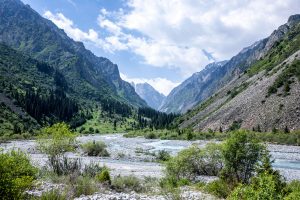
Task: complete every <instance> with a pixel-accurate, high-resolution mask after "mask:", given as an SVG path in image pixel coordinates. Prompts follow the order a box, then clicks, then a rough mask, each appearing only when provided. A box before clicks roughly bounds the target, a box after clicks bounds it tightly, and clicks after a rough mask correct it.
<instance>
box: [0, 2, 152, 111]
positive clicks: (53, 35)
mask: <svg viewBox="0 0 300 200" xmlns="http://www.w3.org/2000/svg"><path fill="white" fill-rule="evenodd" d="M0 15H1V18H0V42H1V43H4V44H6V45H8V46H10V47H12V48H14V49H16V50H18V51H20V52H22V53H24V54H26V55H28V56H30V57H32V58H34V59H37V60H39V61H43V62H47V63H48V64H49V65H51V66H54V67H55V68H57V69H59V70H60V71H61V72H62V74H63V75H64V76H65V78H66V80H67V82H68V83H69V84H70V88H72V92H71V90H69V92H70V93H72V94H76V95H77V96H81V98H88V99H93V100H97V99H102V100H103V99H106V98H108V99H115V100H117V101H120V102H124V103H127V104H130V105H133V106H137V107H139V106H146V103H145V101H143V100H142V99H141V98H140V97H139V96H138V95H137V94H136V93H135V91H134V88H133V87H132V86H131V85H130V84H129V83H127V82H125V81H123V80H122V79H121V78H120V74H119V70H118V66H117V65H116V64H113V63H112V62H111V61H110V60H108V59H107V58H103V57H97V56H95V55H94V54H93V53H92V52H90V51H89V50H87V49H86V48H85V47H84V45H83V43H81V42H76V41H74V40H72V39H71V38H69V37H68V36H67V35H66V33H65V32H64V31H63V30H61V29H59V28H58V27H57V26H56V25H54V24H53V23H52V22H51V21H49V20H47V19H45V18H43V17H41V16H40V15H39V14H38V13H37V12H36V11H34V10H33V9H31V8H30V6H28V5H24V4H23V3H22V2H21V1H19V0H1V1H0Z"/></svg>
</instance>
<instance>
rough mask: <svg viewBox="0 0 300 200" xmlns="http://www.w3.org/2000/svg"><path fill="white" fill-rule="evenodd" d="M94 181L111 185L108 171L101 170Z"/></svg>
mask: <svg viewBox="0 0 300 200" xmlns="http://www.w3.org/2000/svg"><path fill="white" fill-rule="evenodd" d="M96 179H97V180H98V181H99V182H101V183H108V184H109V185H110V184H111V180H110V175H109V171H108V169H103V170H102V171H101V173H100V174H97V175H96Z"/></svg>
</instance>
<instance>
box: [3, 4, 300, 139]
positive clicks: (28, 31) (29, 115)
mask: <svg viewBox="0 0 300 200" xmlns="http://www.w3.org/2000/svg"><path fill="white" fill-rule="evenodd" d="M0 16H1V18H0V72H1V74H0V111H1V112H0V124H1V130H4V132H3V133H2V132H1V130H0V135H2V134H5V132H6V130H11V131H12V132H14V133H19V132H24V131H29V132H32V131H33V130H34V129H36V128H38V127H41V126H44V125H47V124H52V123H55V122H58V121H66V122H68V123H70V124H71V126H72V127H78V126H80V125H82V124H84V123H85V122H86V120H88V119H91V118H93V117H94V116H96V117H97V118H105V120H106V119H108V120H107V121H109V123H111V124H116V123H117V119H118V120H119V121H120V126H122V125H124V124H123V123H125V124H126V123H127V122H128V121H130V122H131V124H130V127H131V128H133V127H134V126H135V125H136V123H135V122H137V123H138V124H139V125H140V127H143V128H145V127H147V126H149V127H150V125H149V123H151V121H152V122H153V123H152V124H151V127H152V128H153V125H155V126H156V127H160V128H165V127H171V126H170V124H171V121H172V120H173V119H174V118H175V117H177V115H173V114H172V115H167V114H165V113H161V112H156V111H154V110H153V109H151V108H149V107H148V106H150V107H152V108H154V109H156V110H159V111H162V112H166V113H181V114H182V115H181V116H180V117H178V118H177V120H176V123H177V125H178V126H179V127H180V128H181V129H193V130H195V131H208V130H213V131H218V130H219V131H220V130H222V131H223V130H232V129H236V128H245V129H253V130H254V129H255V130H260V131H270V130H272V129H291V130H295V129H300V106H299V102H300V90H299V88H300V87H299V86H300V85H299V84H300V83H299V80H300V61H299V59H300V55H299V54H300V15H292V16H290V17H289V19H288V22H287V23H286V24H284V25H282V26H280V27H278V29H276V30H274V32H273V33H272V34H271V35H270V36H269V37H267V38H265V39H262V40H260V41H257V42H255V43H254V44H253V45H251V46H249V47H246V48H244V49H242V50H241V51H240V52H239V53H238V54H237V55H235V56H233V57H232V58H231V59H229V60H226V61H220V62H214V63H210V64H208V65H207V66H206V67H205V68H204V69H203V70H202V71H200V72H197V73H194V74H193V75H192V76H191V77H189V78H188V79H187V80H185V81H183V82H182V83H181V84H180V85H179V86H177V87H176V88H174V89H173V90H172V91H171V92H170V94H169V95H168V96H167V97H165V96H164V95H163V94H161V93H159V92H157V91H156V90H155V89H154V88H153V87H152V86H151V85H149V84H147V83H144V84H133V85H131V84H130V83H128V82H126V81H123V80H122V79H121V78H120V74H119V70H118V66H117V65H116V64H114V63H112V62H111V61H110V60H109V59H107V58H104V57H98V56H95V55H94V54H93V53H92V52H91V51H89V50H87V49H86V48H85V47H84V45H83V43H81V42H76V41H74V40H73V39H71V38H69V37H68V36H67V34H66V33H65V32H64V31H63V30H61V29H59V28H58V27H57V26H56V25H55V24H53V23H52V22H51V21H49V20H47V19H45V18H43V17H41V16H40V15H39V14H38V13H37V12H36V11H34V10H33V9H31V8H30V6H28V5H24V4H23V3H22V2H21V1H20V0H0ZM95 109H96V110H97V112H95ZM146 115H147V116H146ZM129 117H131V118H134V117H136V119H135V121H134V122H133V121H132V120H127V118H129ZM124 118H126V119H124ZM154 118H157V119H154ZM103 123H104V122H103ZM128 123H129V122H128ZM174 123H175V122H174ZM3 127H4V128H3ZM124 127H126V128H128V126H125V125H124ZM172 127H173V124H172Z"/></svg>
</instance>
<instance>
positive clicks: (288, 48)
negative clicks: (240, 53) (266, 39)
mask: <svg viewBox="0 0 300 200" xmlns="http://www.w3.org/2000/svg"><path fill="white" fill-rule="evenodd" d="M299 48H300V24H298V25H297V26H296V27H294V28H293V29H291V30H290V31H289V32H288V34H287V36H286V37H285V38H283V39H282V40H281V41H278V42H276V43H275V44H274V46H273V48H272V49H271V50H270V51H269V52H268V53H267V55H266V56H265V57H264V58H262V59H260V60H259V61H257V62H256V63H255V64H253V65H252V66H251V67H250V68H249V69H248V70H247V74H248V75H250V76H253V75H255V74H257V73H259V72H261V71H263V70H266V72H269V71H271V70H272V69H273V68H274V67H275V66H276V65H278V64H280V63H281V62H283V61H284V60H285V59H286V58H287V57H288V56H290V55H292V54H293V53H294V52H296V51H297V50H299Z"/></svg>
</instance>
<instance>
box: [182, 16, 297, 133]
mask: <svg viewBox="0 0 300 200" xmlns="http://www.w3.org/2000/svg"><path fill="white" fill-rule="evenodd" d="M299 59H300V15H293V16H291V17H290V18H289V19H288V22H287V23H286V24H284V25H282V26H280V27H279V28H278V29H277V30H275V31H274V32H273V33H272V34H271V35H270V36H269V37H268V38H265V39H263V40H261V41H259V42H256V43H255V44H253V45H251V46H250V47H247V48H245V49H243V50H242V51H241V52H240V53H239V54H238V55H236V56H234V57H233V58H232V59H230V60H229V61H228V62H227V63H226V64H225V65H224V66H222V68H223V70H224V72H226V73H225V74H224V76H223V77H222V78H220V79H219V80H214V81H212V82H211V84H214V85H217V87H216V88H215V89H214V90H213V93H212V95H211V96H210V97H209V98H207V99H206V100H205V101H203V102H202V103H200V104H198V105H197V106H196V107H194V108H193V109H192V110H190V111H189V112H187V113H186V114H185V115H183V116H182V117H181V119H179V123H180V127H181V128H187V127H190V128H193V129H194V130H195V131H207V130H209V129H211V130H213V131H219V130H229V129H230V130H232V129H236V128H244V129H251V130H252V129H254V130H257V131H271V130H273V129H281V130H283V129H290V130H296V129H299V128H300V106H299V105H300V90H299V88H300V60H299Z"/></svg>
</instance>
